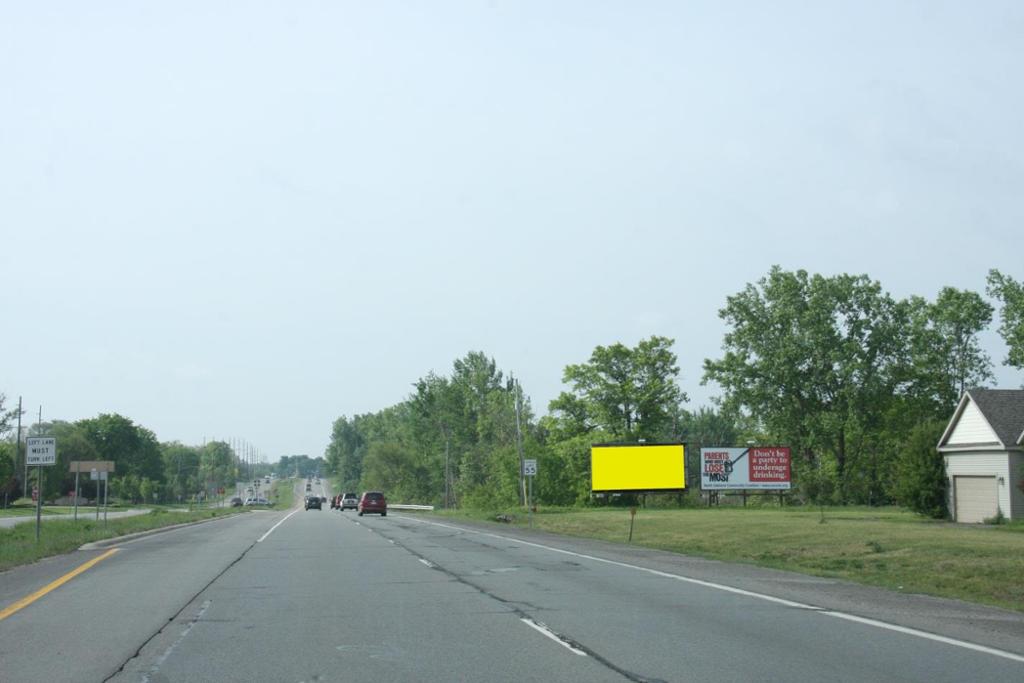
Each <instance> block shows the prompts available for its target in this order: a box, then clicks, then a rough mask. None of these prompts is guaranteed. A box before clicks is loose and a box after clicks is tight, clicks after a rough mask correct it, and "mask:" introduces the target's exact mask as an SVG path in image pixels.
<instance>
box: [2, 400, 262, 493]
mask: <svg viewBox="0 0 1024 683" xmlns="http://www.w3.org/2000/svg"><path fill="white" fill-rule="evenodd" d="M4 403H5V401H4V396H3V395H0V415H2V418H0V419H2V422H0V436H3V437H4V438H3V439H2V440H0V500H2V499H4V498H5V496H6V499H7V500H13V499H16V498H18V497H20V496H21V495H22V493H23V491H24V489H26V488H27V489H29V490H31V487H32V486H33V485H34V483H35V477H36V474H35V469H36V468H34V467H32V468H30V470H31V471H30V473H29V482H28V485H27V486H26V482H25V480H24V478H25V472H24V465H23V464H22V463H23V460H22V462H21V463H19V462H18V461H17V460H16V448H15V442H14V438H15V435H14V434H13V431H14V430H13V429H12V423H13V421H14V420H15V419H16V418H17V411H16V409H14V410H5V409H4ZM35 435H45V436H53V437H56V439H57V463H56V464H55V465H52V466H48V467H44V468H43V469H44V470H45V473H44V477H43V497H44V500H52V499H54V498H57V497H60V496H65V495H68V493H69V492H71V491H73V490H74V487H75V475H74V473H72V472H70V471H69V469H70V463H71V462H73V461H81V460H110V461H113V462H114V463H115V467H116V472H115V474H114V475H112V476H111V479H110V493H111V495H112V496H113V497H115V498H120V499H122V500H124V501H127V502H132V503H139V502H150V503H151V502H154V501H170V502H179V501H185V500H191V499H192V498H193V497H195V496H200V497H203V496H211V495H213V493H214V492H216V491H217V490H218V489H219V488H220V487H226V488H234V486H235V482H236V481H238V480H239V479H240V478H241V477H242V476H243V475H244V474H245V473H246V470H245V468H244V464H243V462H242V461H241V459H240V458H239V456H238V455H237V454H236V453H235V452H234V450H233V449H232V448H231V446H230V445H229V444H228V443H226V442H224V441H211V442H208V443H206V444H203V445H202V446H190V445H185V444H182V443H179V442H177V441H170V442H160V441H159V440H157V438H156V435H155V434H154V433H153V432H152V431H150V430H149V429H147V428H145V427H143V426H141V425H138V424H135V423H134V422H133V421H132V420H130V419H129V418H127V417H124V416H122V415H118V414H101V415H99V416H97V417H94V418H88V419H84V420H78V421H76V422H66V421H62V420H55V421H53V422H48V423H43V424H41V425H35V426H33V427H32V428H31V430H29V431H26V433H25V434H23V438H25V437H26V436H35ZM24 453H25V447H24V444H23V445H22V447H21V454H22V458H24ZM80 486H81V491H82V495H83V496H84V495H87V492H90V491H92V490H93V485H92V484H91V483H89V475H88V474H86V475H85V476H84V477H80Z"/></svg>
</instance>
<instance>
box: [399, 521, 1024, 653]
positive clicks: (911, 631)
mask: <svg viewBox="0 0 1024 683" xmlns="http://www.w3.org/2000/svg"><path fill="white" fill-rule="evenodd" d="M401 518H402V519H408V520H412V521H414V522H420V523H421V524H430V525H433V526H440V527H444V528H446V529H455V530H456V531H464V532H467V533H471V534H480V535H481V536H489V537H491V538H498V539H501V540H503V541H511V542H513V543H521V544H523V545H529V546H533V547H534V548H541V549H543V550H550V551H552V552H555V553H562V554H563V555H571V556H573V557H578V558H581V559H584V560H592V561H594V562H603V563H604V564H610V565H614V566H616V567H624V568H626V569H635V570H637V571H641V572H645V573H647V574H653V575H654V576H661V577H664V578H666V579H675V580H676V581H683V582H685V583H692V584H696V585H698V586H704V587H705V588H714V589H715V590H720V591H725V592H727V593H735V594H737V595H745V596H747V597H750V598H757V599H758V600H766V601H768V602H773V603H775V604H777V605H784V606H786V607H794V608H797V609H804V610H808V611H811V612H817V613H818V614H824V615H826V616H830V617H836V618H838V619H845V620H847V621H853V622H857V623H859V624H864V625H866V626H874V627H876V628H883V629H886V630H889V631H895V632H897V633H903V634H906V635H910V636H916V637H918V638H924V639H926V640H932V641H935V642H939V643H945V644H946V645H953V646H955V647H962V648H964V649H967V650H974V651H975V652H981V653H984V654H988V655H993V656H995V657H1002V658H1004V659H1010V660H1013V661H1015V662H1024V656H1022V655H1018V654H1016V653H1014V652H1007V651H1006V650H999V649H997V648H994V647H988V646H986V645H978V644H977V643H972V642H969V641H966V640H958V639H956V638H950V637H948V636H940V635H938V634H936V633H929V632H927V631H919V630H918V629H916V628H910V627H909V626H898V625H896V624H890V623H888V622H885V621H878V620H877V619H869V618H867V617H858V616H856V615H854V614H847V613H846V612H837V611H835V610H830V609H827V608H824V607H817V606H815V605H808V604H806V603H802V602H794V601H792V600H785V599H783V598H777V597H775V596H774V595H766V594H765V593H755V592H754V591H748V590H744V589H742V588H735V587H734V586H726V585H724V584H721V583H713V582H711V581H704V580H702V579H694V578H690V577H689V576H680V575H679V574H670V573H669V572H663V571H659V570H657V569H649V568H647V567H641V566H639V565H635V564H629V563H628V562H619V561H617V560H609V559H605V558H603V557H596V556H594V555H586V554H584V553H577V552H573V551H572V550H564V549H562V548H555V547H553V546H549V545H544V544H542V543H533V542H532V541H524V540H523V539H521V538H515V537H513V536H502V535H501V534H492V533H489V532H486V531H478V530H476V529H469V528H466V527H459V526H453V525H451V524H442V523H440V522H428V521H426V520H425V519H416V518H415V517H407V516H406V515H401ZM559 642H561V641H559Z"/></svg>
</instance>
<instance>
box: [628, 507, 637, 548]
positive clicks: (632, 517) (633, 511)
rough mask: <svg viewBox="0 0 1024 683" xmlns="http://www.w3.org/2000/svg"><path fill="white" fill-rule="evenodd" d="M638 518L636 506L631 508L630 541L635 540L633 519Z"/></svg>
mask: <svg viewBox="0 0 1024 683" xmlns="http://www.w3.org/2000/svg"><path fill="white" fill-rule="evenodd" d="M634 519H636V508H635V507H631V508H629V542H630V543H632V542H633V520H634Z"/></svg>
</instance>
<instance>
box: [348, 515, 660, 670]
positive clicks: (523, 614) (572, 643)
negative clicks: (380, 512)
mask: <svg viewBox="0 0 1024 683" xmlns="http://www.w3.org/2000/svg"><path fill="white" fill-rule="evenodd" d="M367 528H369V529H370V530H371V531H372V532H373V533H375V534H377V535H378V536H380V537H381V538H383V539H386V540H388V541H391V542H392V543H394V544H395V545H397V546H398V547H400V548H402V549H403V550H405V551H406V552H407V553H409V554H410V555H412V556H413V557H415V558H417V559H419V560H421V561H426V562H429V563H430V564H431V566H430V569H432V570H434V571H438V572H441V573H442V574H445V575H446V576H448V577H449V578H451V579H452V580H453V581H457V582H459V583H461V584H463V585H465V586H469V587H470V588H472V589H474V590H476V591H478V592H479V593H481V594H482V595H486V596H487V597H489V598H491V599H492V600H495V601H497V602H499V603H501V604H502V605H505V606H506V607H508V609H509V610H510V611H511V612H512V613H513V614H515V615H516V616H518V617H519V618H521V619H527V620H529V621H535V619H534V618H533V616H532V615H531V614H530V613H529V612H527V611H526V610H524V609H522V608H521V607H519V605H524V604H529V603H526V602H523V601H521V600H508V599H506V598H503V597H501V596H500V595H497V594H496V593H492V592H491V591H489V590H488V589H486V588H484V587H483V586H481V585H479V584H476V583H474V582H473V581H470V580H469V579H467V578H466V577H465V576H462V575H460V574H457V573H455V572H454V571H452V570H451V569H447V568H445V567H444V566H442V565H440V564H437V563H436V562H434V561H433V560H430V559H428V558H426V557H423V556H422V555H421V554H420V553H418V552H416V551H415V550H413V549H412V548H410V547H409V546H408V545H406V544H405V543H403V542H402V541H401V540H399V539H397V538H392V537H391V536H388V535H387V534H385V533H384V532H382V531H380V530H379V529H375V528H372V527H367ZM406 530H410V531H411V529H406ZM495 549H496V550H499V551H500V550H501V548H495ZM530 607H531V608H533V609H534V610H536V611H542V610H543V608H540V607H536V606H534V605H530ZM548 630H549V631H550V632H551V634H552V635H554V636H555V637H557V638H558V639H559V640H560V641H562V642H563V643H565V644H566V645H567V646H569V647H570V648H575V649H577V650H580V651H581V652H584V653H586V654H587V656H589V657H591V658H592V659H594V661H596V662H599V663H600V664H601V665H602V666H604V667H606V668H608V669H610V670H611V671H614V672H615V673H617V674H619V675H620V676H622V677H623V678H625V679H626V680H629V681H633V682H634V683H665V681H663V680H662V679H660V678H647V677H646V676H641V675H640V674H638V673H634V672H632V671H629V670H628V669H624V668H623V667H621V666H618V665H617V664H615V663H614V662H612V661H611V660H609V659H608V658H606V657H604V656H602V655H600V654H598V653H597V652H596V651H594V650H593V649H592V648H590V647H587V646H586V645H584V644H582V643H580V642H579V641H576V640H573V639H572V638H570V637H568V636H566V635H565V634H562V633H557V632H555V631H553V630H551V629H550V627H548Z"/></svg>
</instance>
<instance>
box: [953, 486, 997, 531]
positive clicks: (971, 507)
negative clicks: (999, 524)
mask: <svg viewBox="0 0 1024 683" xmlns="http://www.w3.org/2000/svg"><path fill="white" fill-rule="evenodd" d="M953 485H954V486H955V487H956V488H955V490H956V521H958V522H966V523H968V524H976V523H978V522H982V521H984V520H986V519H988V518H989V517H995V516H996V510H998V509H999V508H998V493H997V489H996V478H995V477H953Z"/></svg>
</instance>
